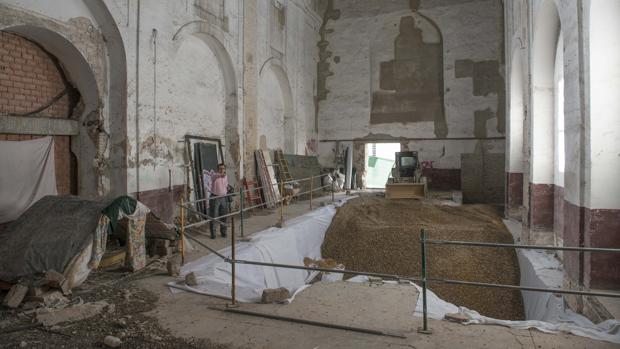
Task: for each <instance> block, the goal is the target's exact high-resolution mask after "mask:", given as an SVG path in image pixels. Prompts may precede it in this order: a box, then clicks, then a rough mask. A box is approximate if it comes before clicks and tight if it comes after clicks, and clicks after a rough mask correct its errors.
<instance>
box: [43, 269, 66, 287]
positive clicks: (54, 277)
mask: <svg viewBox="0 0 620 349" xmlns="http://www.w3.org/2000/svg"><path fill="white" fill-rule="evenodd" d="M45 280H46V281H47V284H48V285H49V286H51V287H54V288H60V284H61V283H62V282H63V281H65V276H64V275H62V274H61V273H59V272H57V271H56V270H48V271H46V272H45Z"/></svg>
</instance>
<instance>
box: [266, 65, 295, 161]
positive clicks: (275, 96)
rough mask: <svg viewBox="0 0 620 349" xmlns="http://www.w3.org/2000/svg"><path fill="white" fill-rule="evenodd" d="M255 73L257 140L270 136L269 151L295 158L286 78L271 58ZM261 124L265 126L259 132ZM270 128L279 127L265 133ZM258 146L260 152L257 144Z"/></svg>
mask: <svg viewBox="0 0 620 349" xmlns="http://www.w3.org/2000/svg"><path fill="white" fill-rule="evenodd" d="M259 73H260V74H259V89H258V108H259V109H258V110H259V112H258V127H259V132H258V133H259V135H261V136H262V135H265V136H267V133H270V134H271V137H272V138H275V139H273V140H271V141H269V140H268V141H267V143H268V144H267V145H268V147H269V148H275V149H278V148H279V149H283V150H284V152H285V153H287V154H296V153H297V120H296V119H295V115H294V104H293V94H292V91H291V86H290V83H289V80H288V75H287V74H286V71H284V69H283V68H282V65H281V64H279V62H278V61H277V60H276V59H275V58H271V59H269V61H267V62H266V63H265V64H264V65H263V67H262V68H261V70H260V72H259ZM274 87H275V90H274ZM276 91H277V92H276ZM265 124H266V125H269V126H267V128H263V129H262V130H261V126H262V125H265ZM273 125H280V127H278V128H275V129H271V130H269V129H268V128H269V127H272V126H273ZM259 142H260V140H259ZM258 146H259V148H260V147H261V144H260V143H259V145H258ZM263 146H264V144H263Z"/></svg>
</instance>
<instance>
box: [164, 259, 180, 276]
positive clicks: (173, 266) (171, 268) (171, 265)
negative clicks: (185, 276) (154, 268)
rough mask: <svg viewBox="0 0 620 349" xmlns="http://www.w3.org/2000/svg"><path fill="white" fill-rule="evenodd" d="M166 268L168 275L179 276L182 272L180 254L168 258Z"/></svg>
mask: <svg viewBox="0 0 620 349" xmlns="http://www.w3.org/2000/svg"><path fill="white" fill-rule="evenodd" d="M166 269H167V270H168V275H170V276H179V274H180V273H181V258H180V256H179V255H178V254H177V255H174V256H172V257H170V258H168V261H167V262H166Z"/></svg>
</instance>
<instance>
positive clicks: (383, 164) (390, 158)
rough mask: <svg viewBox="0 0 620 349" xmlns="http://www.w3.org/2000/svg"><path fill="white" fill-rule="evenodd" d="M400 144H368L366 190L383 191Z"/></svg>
mask: <svg viewBox="0 0 620 349" xmlns="http://www.w3.org/2000/svg"><path fill="white" fill-rule="evenodd" d="M399 151H400V143H366V188H370V189H383V188H385V183H386V182H387V179H388V177H389V176H390V172H391V170H392V167H393V166H394V158H395V153H396V152H399Z"/></svg>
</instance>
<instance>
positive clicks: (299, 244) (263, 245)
mask: <svg viewBox="0 0 620 349" xmlns="http://www.w3.org/2000/svg"><path fill="white" fill-rule="evenodd" d="M335 213H336V209H335V207H334V206H333V205H330V206H326V207H322V208H320V209H317V210H314V211H312V212H309V213H307V214H305V215H303V216H300V217H297V218H295V219H292V220H289V221H287V224H286V226H285V227H284V228H269V229H267V230H264V231H262V232H259V233H256V234H253V235H252V237H251V239H250V241H248V242H241V243H238V244H237V249H236V257H237V259H241V260H252V261H260V262H268V263H279V264H293V265H300V266H301V265H303V258H304V257H310V258H313V259H319V258H321V244H322V242H323V238H324V236H325V232H326V231H327V228H328V227H329V225H330V223H331V220H332V218H333V216H334V214H335ZM219 252H220V253H221V254H223V255H225V256H230V247H228V248H225V249H222V250H220V251H219ZM531 253H538V252H533V251H522V252H520V253H519V263H520V264H521V268H522V270H523V272H522V280H521V282H522V285H527V286H534V287H537V286H538V287H542V284H541V281H540V280H539V279H538V277H537V274H536V273H537V271H538V270H539V269H540V268H541V265H540V263H539V262H536V259H537V258H541V256H538V255H530V254H531ZM532 261H534V262H532ZM545 263H551V262H548V261H547V262H545ZM554 267H555V266H554V265H552V263H551V264H549V265H545V264H544V263H543V265H542V268H543V269H544V268H554ZM190 272H193V273H194V274H195V275H196V277H197V280H198V285H197V286H194V287H190V286H187V285H186V284H185V283H184V281H182V280H180V281H177V282H170V283H169V284H168V285H169V286H171V290H172V292H175V293H176V292H181V291H180V289H185V290H187V291H191V292H196V293H202V294H208V295H213V296H219V297H225V298H230V286H231V285H230V282H231V267H230V264H229V263H226V262H225V261H223V260H222V259H221V258H219V257H218V256H216V255H214V254H210V255H208V256H205V257H202V258H199V259H197V260H195V261H193V262H190V263H188V264H186V265H184V266H183V268H182V269H181V277H183V278H184V277H185V275H187V274H188V273H190ZM236 273H237V299H238V300H240V301H242V302H256V301H259V300H260V298H261V295H262V291H263V289H265V288H278V287H286V288H287V289H289V291H291V294H293V293H295V292H296V291H298V290H300V289H301V288H304V287H306V285H305V280H306V279H307V277H308V272H307V271H305V270H297V269H283V268H273V267H263V266H255V265H246V264H237V267H236ZM365 280H367V279H366V278H365V277H363V276H358V277H355V278H354V279H353V280H350V281H358V282H359V281H365ZM530 282H531V284H530ZM414 286H415V287H416V288H418V290H420V292H421V289H420V287H419V286H417V285H414ZM427 300H428V303H427V306H428V308H427V309H428V313H429V317H430V318H433V319H443V317H444V315H445V314H446V313H459V312H460V313H462V314H465V315H467V317H468V318H469V319H470V320H469V322H468V324H492V325H502V326H507V327H511V328H516V329H527V328H535V329H538V330H540V331H543V332H548V333H557V332H567V333H573V334H575V335H579V336H584V337H589V338H593V339H598V340H605V341H609V342H613V343H620V323H619V322H618V321H617V320H608V321H605V322H602V323H600V324H598V325H595V324H593V323H592V322H590V321H589V320H588V319H586V318H585V317H583V316H581V315H578V314H575V313H574V312H572V311H570V310H569V309H564V307H563V301H562V300H561V299H560V298H557V297H555V296H553V295H551V294H550V293H540V292H525V293H524V300H526V301H525V302H524V303H526V315H527V316H528V319H531V320H528V321H507V320H498V319H493V318H489V317H486V316H482V315H480V314H478V313H477V312H475V311H473V310H469V309H467V308H464V307H457V306H455V305H454V304H451V303H448V302H446V301H444V300H442V299H440V298H439V297H437V295H435V294H434V293H433V292H430V291H429V292H428V295H427ZM414 314H415V315H416V316H422V297H419V299H418V303H417V304H416V310H415V313H414Z"/></svg>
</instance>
